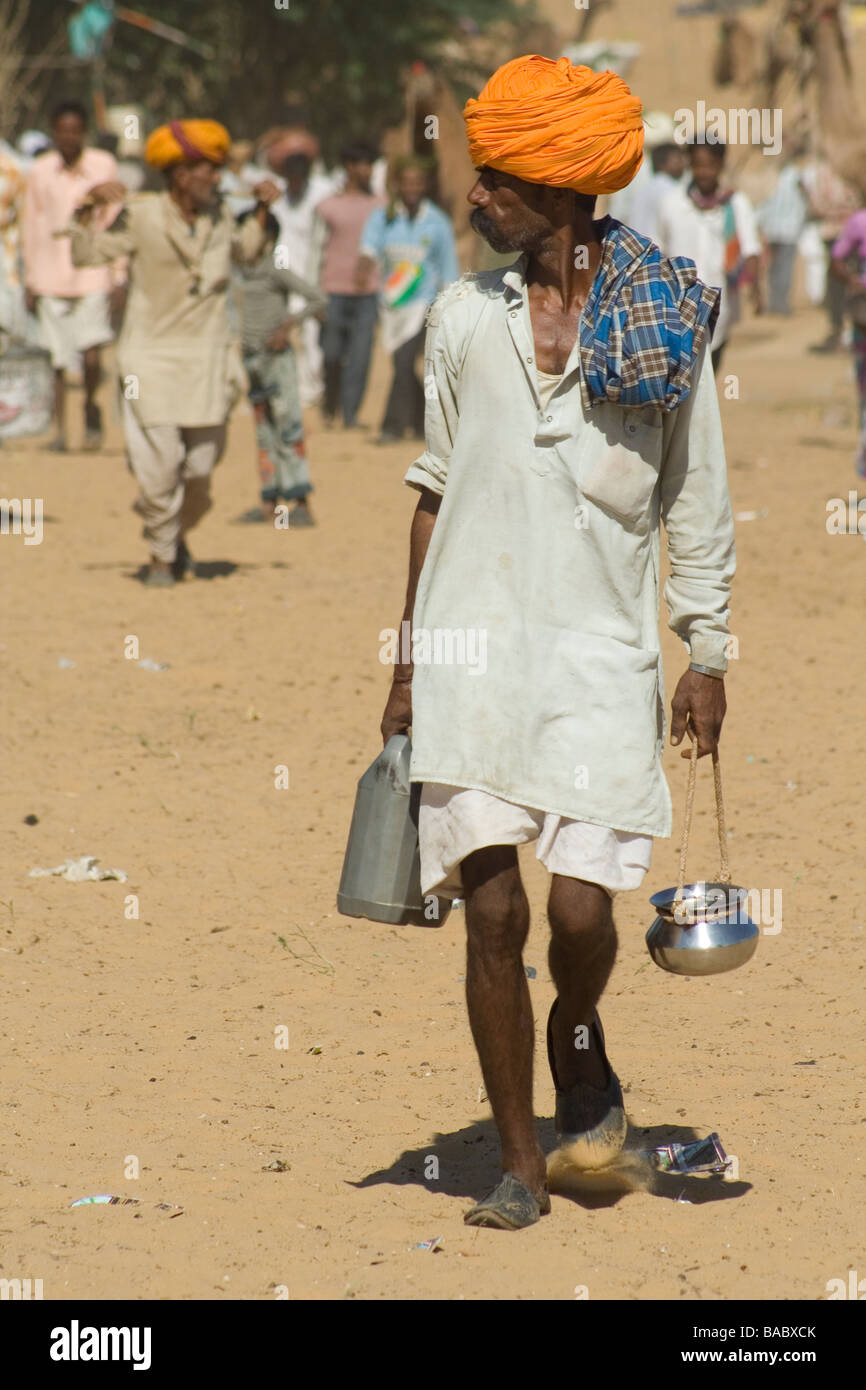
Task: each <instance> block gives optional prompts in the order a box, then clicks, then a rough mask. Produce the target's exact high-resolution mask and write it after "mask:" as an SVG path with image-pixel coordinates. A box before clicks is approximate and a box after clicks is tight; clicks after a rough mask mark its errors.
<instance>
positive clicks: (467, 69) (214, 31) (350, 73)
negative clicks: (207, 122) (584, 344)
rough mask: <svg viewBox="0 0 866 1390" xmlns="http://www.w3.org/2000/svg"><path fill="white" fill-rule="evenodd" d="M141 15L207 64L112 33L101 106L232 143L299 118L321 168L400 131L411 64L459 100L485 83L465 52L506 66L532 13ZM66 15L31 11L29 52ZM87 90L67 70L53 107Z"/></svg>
mask: <svg viewBox="0 0 866 1390" xmlns="http://www.w3.org/2000/svg"><path fill="white" fill-rule="evenodd" d="M138 4H139V6H140V8H141V9H142V10H143V11H144V12H145V13H146V14H147V15H148V16H149V17H150V18H152V19H154V20H159V21H161V22H162V23H165V24H170V25H173V26H174V27H176V28H177V29H180V30H182V31H184V33H186V34H187V35H188V36H189V37H190V38H192V39H194V40H197V41H198V42H199V43H201V44H205V45H208V46H209V47H210V49H211V50H212V51H213V55H214V56H213V57H212V58H208V59H204V58H201V57H199V56H198V55H196V54H195V53H190V52H188V51H187V50H185V49H183V48H180V47H176V46H174V45H173V44H170V43H167V42H165V41H164V40H161V39H159V38H157V37H155V36H154V35H152V34H148V33H146V32H143V31H142V30H140V29H135V28H132V27H130V26H129V25H127V24H124V23H118V24H117V25H116V26H115V28H114V31H113V33H112V35H111V38H110V47H108V48H107V50H106V52H105V55H104V56H105V63H104V82H105V93H106V98H107V100H108V102H109V104H111V105H120V106H122V105H123V103H124V102H129V103H130V104H136V105H138V104H140V105H142V106H143V107H144V108H145V109H146V110H147V111H148V112H150V113H151V115H152V117H153V119H154V121H156V120H166V119H172V118H174V117H177V116H183V115H189V114H190V113H193V114H196V115H208V116H214V117H217V118H219V119H221V120H223V121H224V122H225V124H226V125H227V126H228V127H229V129H230V130H231V132H232V134H233V135H235V136H237V137H241V136H254V135H256V134H258V133H259V132H260V131H262V130H264V129H266V128H267V127H270V126H273V125H275V124H278V123H285V122H287V121H289V120H291V119H297V118H302V119H304V120H305V121H306V122H307V123H308V124H309V125H310V127H311V128H312V129H313V130H314V131H315V133H316V135H317V136H318V137H319V140H320V141H321V144H322V150H323V154H324V156H325V158H326V160H328V161H333V160H334V159H335V158H336V156H337V153H338V151H339V148H340V146H341V145H342V144H343V143H344V142H345V140H346V138H347V137H348V136H354V137H355V138H358V137H360V136H365V137H367V138H370V139H374V140H377V139H379V138H380V136H381V134H382V132H383V131H384V130H385V129H387V128H388V127H389V126H393V125H395V124H398V123H399V122H400V121H401V120H402V118H403V115H404V95H403V89H404V81H405V77H406V74H407V72H408V71H409V69H410V67H411V65H412V64H413V63H417V62H418V61H423V62H424V63H426V64H428V65H430V66H440V67H442V68H444V69H445V70H446V71H447V75H448V77H449V79H450V80H451V81H452V82H454V83H455V85H456V86H457V88H458V89H460V88H465V94H466V95H467V96H468V95H470V93H471V91H472V90H473V89H474V90H477V82H478V79H479V77H480V78H481V79H482V80H483V78H484V77H486V76H487V75H488V73H489V69H488V70H487V72H484V71H483V70H479V69H478V67H477V63H473V61H472V52H473V49H474V48H476V47H477V46H478V44H479V43H480V44H481V45H482V46H486V45H485V44H484V40H485V39H488V38H489V37H490V35H491V34H498V35H500V36H501V38H502V40H503V42H505V43H506V51H507V55H511V54H513V53H516V52H521V51H523V50H522V49H521V48H520V46H519V44H520V41H521V38H522V37H523V36H527V37H528V36H530V35H531V32H532V26H533V24H534V23H535V12H534V5H533V4H532V3H530V5H526V4H520V3H517V0H424V3H423V4H411V3H409V2H408V0H373V3H369V4H366V3H359V2H358V0H287V5H286V8H277V5H276V3H272V0H268V2H267V3H266V2H265V0H257V3H252V4H250V3H239V0H209V3H208V4H207V5H202V6H198V5H191V4H190V3H189V0H138ZM73 13H74V11H73V9H72V6H71V5H59V4H58V3H57V0H30V3H29V13H28V14H27V16H26V20H25V22H24V26H23V34H24V38H25V40H26V47H27V51H28V52H29V53H30V54H31V55H32V54H38V53H39V52H41V51H42V50H44V49H45V47H46V45H47V44H49V43H50V44H54V45H56V43H57V39H58V34H59V33H62V34H65V29H66V24H67V22H68V20H69V18H70V17H71V16H72V14H73ZM506 36H507V39H506ZM515 44H517V45H518V46H517V47H515V46H514V45H515ZM67 51H68V50H67ZM90 78H91V70H90V66H89V65H88V64H81V65H80V66H74V67H68V68H66V69H65V70H64V72H63V75H62V79H60V78H58V80H57V82H56V83H55V84H54V90H53V91H52V97H53V98H56V97H57V96H58V95H59V92H58V90H57V88H58V87H59V86H60V84H61V80H62V85H63V88H64V92H69V93H70V94H71V95H74V96H78V97H80V98H82V99H87V97H88V95H89V89H90Z"/></svg>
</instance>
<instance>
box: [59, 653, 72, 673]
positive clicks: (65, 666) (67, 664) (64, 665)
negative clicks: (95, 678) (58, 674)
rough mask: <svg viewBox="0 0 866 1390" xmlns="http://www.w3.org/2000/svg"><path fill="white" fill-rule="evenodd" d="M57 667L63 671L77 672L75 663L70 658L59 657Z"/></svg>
mask: <svg viewBox="0 0 866 1390" xmlns="http://www.w3.org/2000/svg"><path fill="white" fill-rule="evenodd" d="M57 665H58V667H59V668H60V670H61V671H74V670H75V662H74V661H70V660H69V657H68V656H59V657H58V658H57Z"/></svg>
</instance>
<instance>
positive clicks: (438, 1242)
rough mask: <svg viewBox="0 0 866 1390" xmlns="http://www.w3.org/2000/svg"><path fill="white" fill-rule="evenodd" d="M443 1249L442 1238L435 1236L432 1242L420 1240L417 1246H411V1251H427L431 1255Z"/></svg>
mask: <svg viewBox="0 0 866 1390" xmlns="http://www.w3.org/2000/svg"><path fill="white" fill-rule="evenodd" d="M442 1248H443V1246H442V1237H441V1236H434V1237H433V1239H432V1240H419V1242H418V1244H417V1245H410V1246H409V1249H410V1250H427V1251H429V1253H430V1254H431V1255H435V1254H436V1252H437V1251H439V1250H441V1249H442Z"/></svg>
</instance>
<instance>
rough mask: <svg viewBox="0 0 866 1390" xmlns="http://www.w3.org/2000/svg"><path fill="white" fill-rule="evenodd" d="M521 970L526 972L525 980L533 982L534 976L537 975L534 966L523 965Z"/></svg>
mask: <svg viewBox="0 0 866 1390" xmlns="http://www.w3.org/2000/svg"><path fill="white" fill-rule="evenodd" d="M523 968H524V970H525V971H526V978H527V980H534V979H535V977H536V975H537V974H538V971H537V970H536V968H535V966H534V965H524V967H523Z"/></svg>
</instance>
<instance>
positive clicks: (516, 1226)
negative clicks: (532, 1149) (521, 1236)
mask: <svg viewBox="0 0 866 1390" xmlns="http://www.w3.org/2000/svg"><path fill="white" fill-rule="evenodd" d="M549 1211H550V1198H549V1197H548V1196H547V1194H546V1193H545V1196H544V1204H543V1205H541V1206H540V1205H539V1203H538V1202H537V1200H536V1199H535V1197H534V1196H533V1195H532V1193H531V1192H530V1190H529V1188H528V1187H527V1186H526V1184H525V1183H522V1182H521V1181H520V1179H519V1178H516V1177H515V1176H514V1174H513V1173H503V1174H502V1181H501V1182H500V1184H499V1186H498V1187H495V1188H494V1189H493V1191H492V1192H491V1193H490V1196H489V1197H485V1198H484V1200H483V1201H482V1202H479V1203H478V1204H477V1205H476V1206H474V1207H471V1208H470V1210H469V1211H467V1213H466V1215H465V1216H464V1218H463V1220H464V1221H465V1222H466V1225H467V1226H492V1227H494V1228H495V1229H496V1230H498V1231H520V1230H522V1229H523V1227H524V1226H534V1225H535V1223H536V1221H538V1220H540V1218H541V1217H542V1216H546V1215H547V1213H548V1212H549Z"/></svg>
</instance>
